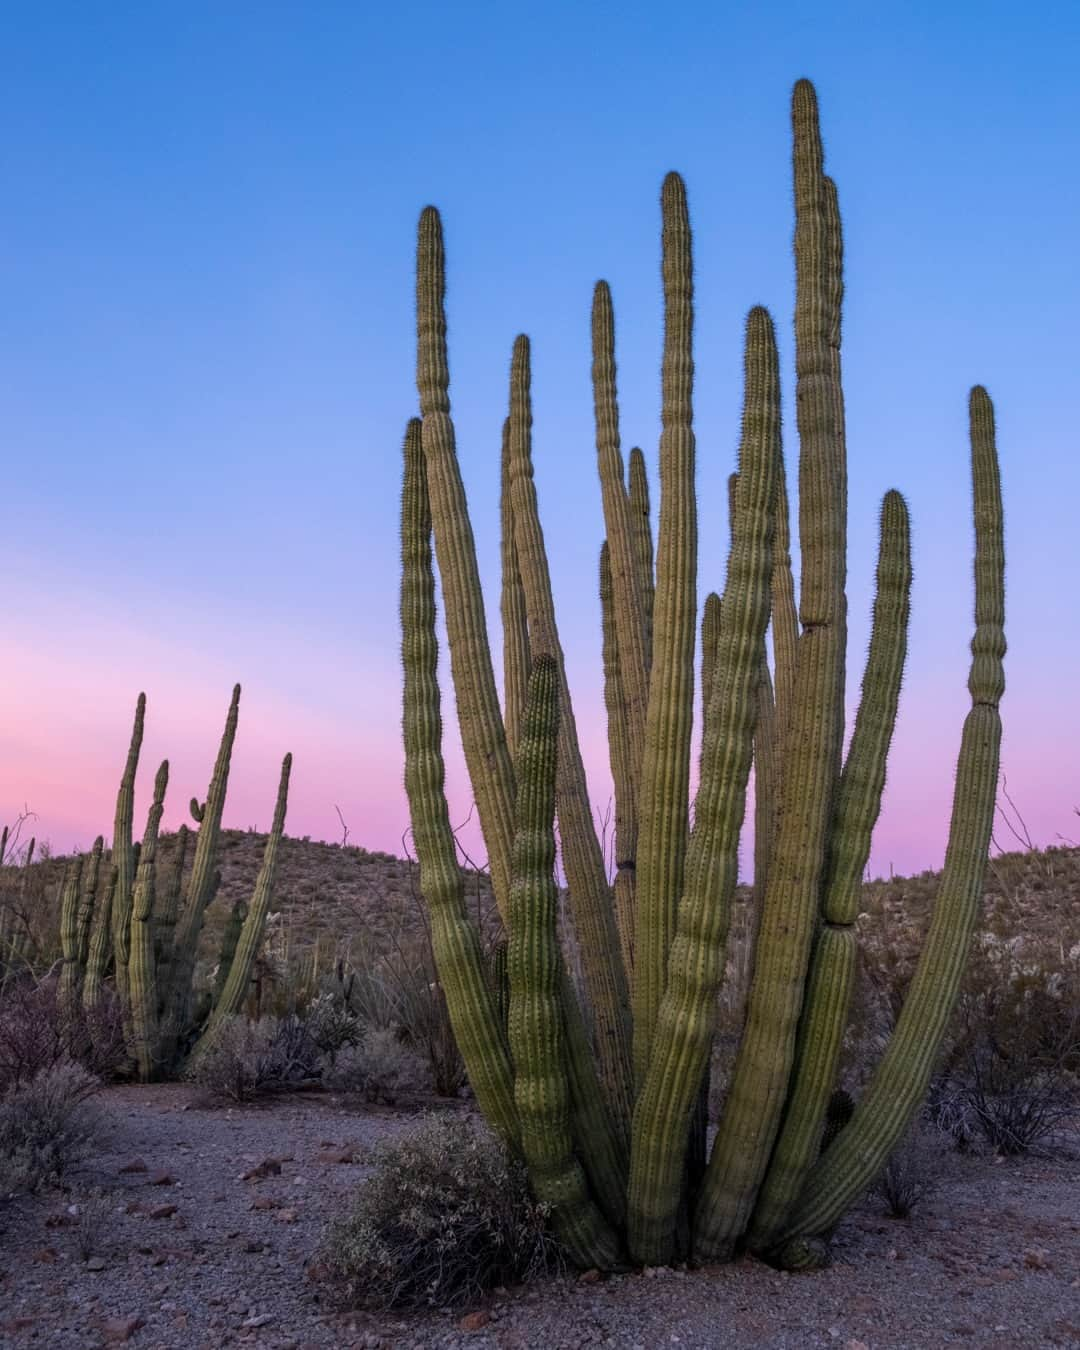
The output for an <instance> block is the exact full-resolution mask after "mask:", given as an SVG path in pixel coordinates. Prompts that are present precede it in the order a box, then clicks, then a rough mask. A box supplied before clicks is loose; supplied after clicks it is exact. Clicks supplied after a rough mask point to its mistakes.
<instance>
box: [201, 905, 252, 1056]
mask: <svg viewBox="0 0 1080 1350" xmlns="http://www.w3.org/2000/svg"><path fill="white" fill-rule="evenodd" d="M246 918H247V905H246V904H245V903H244V902H243V900H234V901H233V907H232V909H230V910H229V917H228V919H227V920H226V923H225V932H224V933H223V934H222V935H221V951H220V952H219V953H218V963H217V974H216V975H215V977H214V1003H215V1005H216V1004H217V1002H218V1000H219V999H220V998H221V993H222V990H223V989H224V988H225V985H226V984H227V983H228V979H229V972H230V971H231V970H232V966H233V958H234V957H235V956H236V948H237V946H238V945H239V942H240V934H241V933H242V932H243V929H244V920H245V919H246ZM244 993H245V994H246V993H247V988H246V987H245V989H244ZM240 1006H241V1008H242V1007H243V999H241V1001H240ZM208 1030H209V1026H207V1027H206V1028H204V1030H203V1034H202V1036H200V1038H199V1041H200V1043H201V1044H202V1045H203V1046H205V1045H206V1044H207V1043H208V1040H209V1039H210V1038H208V1037H207V1035H206V1032H207V1031H208ZM197 1050H198V1045H196V1047H195V1049H194V1050H193V1051H192V1052H191V1059H190V1060H189V1063H193V1062H194V1060H195V1056H196V1052H197Z"/></svg>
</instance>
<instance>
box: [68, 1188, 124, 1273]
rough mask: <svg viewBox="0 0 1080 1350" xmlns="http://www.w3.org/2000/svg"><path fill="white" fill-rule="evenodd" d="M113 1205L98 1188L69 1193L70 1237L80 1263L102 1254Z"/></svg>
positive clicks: (106, 1194)
mask: <svg viewBox="0 0 1080 1350" xmlns="http://www.w3.org/2000/svg"><path fill="white" fill-rule="evenodd" d="M114 1204H115V1201H114V1199H113V1197H112V1196H110V1195H109V1194H108V1193H107V1192H106V1191H103V1190H101V1189H100V1188H96V1189H92V1190H91V1189H79V1190H74V1191H72V1193H71V1204H70V1205H69V1207H68V1214H69V1216H70V1218H71V1220H72V1223H71V1227H70V1230H69V1233H70V1237H71V1242H72V1245H73V1246H74V1248H75V1251H76V1252H77V1254H78V1256H79V1259H80V1260H82V1261H86V1260H89V1258H90V1257H91V1256H102V1255H103V1254H104V1246H105V1230H106V1228H107V1226H108V1222H109V1218H110V1216H111V1214H112V1211H113V1206H114Z"/></svg>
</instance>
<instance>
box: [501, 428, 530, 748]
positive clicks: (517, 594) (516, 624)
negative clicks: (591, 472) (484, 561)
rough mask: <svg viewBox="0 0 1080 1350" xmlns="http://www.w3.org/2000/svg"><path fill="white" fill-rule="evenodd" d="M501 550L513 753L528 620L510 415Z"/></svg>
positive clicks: (521, 707) (525, 672)
mask: <svg viewBox="0 0 1080 1350" xmlns="http://www.w3.org/2000/svg"><path fill="white" fill-rule="evenodd" d="M499 516H500V524H501V530H500V534H501V552H502V596H501V599H500V603H499V613H500V616H501V618H502V629H503V722H504V724H505V726H506V747H507V749H508V751H509V752H510V755H511V757H513V756H514V755H516V754H517V745H518V740H519V738H520V735H521V719H522V717H523V716H524V715H525V691H526V688H527V687H528V683H529V667H530V665H531V661H532V658H531V656H530V654H529V621H528V614H527V611H526V609H525V591H524V588H523V587H522V584H521V569H520V568H519V567H518V558H517V544H516V543H515V542H514V511H513V505H512V502H511V491H510V419H509V418H506V419H505V421H504V422H503V432H502V466H501V492H500V495H499Z"/></svg>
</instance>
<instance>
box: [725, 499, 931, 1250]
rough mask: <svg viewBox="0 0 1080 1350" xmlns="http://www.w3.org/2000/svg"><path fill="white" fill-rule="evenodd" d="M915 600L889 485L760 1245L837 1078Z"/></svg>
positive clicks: (798, 1180)
mask: <svg viewBox="0 0 1080 1350" xmlns="http://www.w3.org/2000/svg"><path fill="white" fill-rule="evenodd" d="M910 606H911V537H910V526H909V522H908V512H907V506H906V504H905V502H904V499H903V498H902V497H901V496H900V494H899V493H898V492H889V493H887V494H886V496H885V500H884V501H883V503H882V507H881V530H880V546H879V551H878V567H877V592H876V596H875V600H874V616H873V625H872V628H871V636H870V650H869V653H868V655H867V660H866V670H865V673H864V675H863V682H862V699H861V701H860V704H859V711H858V714H857V716H856V718H855V729H854V731H853V732H852V737H851V745H850V748H849V750H848V755H847V759H846V761H845V763H844V770H843V773H842V774H841V777H840V787H839V791H838V792H837V797H836V804H835V807H834V811H833V821H832V825H831V828H830V832H829V858H828V871H827V876H826V881H825V891H824V897H823V900H822V907H821V913H822V919H823V921H824V929H823V930H822V932H821V933H820V935H819V937H818V941H817V944H816V946H815V949H814V955H813V959H812V961H811V964H810V978H809V982H808V985H807V994H806V1000H805V1003H804V1007H803V1014H802V1022H801V1025H800V1028H799V1039H798V1045H797V1053H796V1058H795V1072H794V1074H793V1075H792V1083H791V1087H790V1089H789V1093H788V1104H787V1109H786V1112H785V1117H784V1125H783V1128H782V1130H781V1131H780V1135H779V1138H778V1139H777V1141H776V1148H775V1150H774V1151H773V1156H772V1159H771V1160H770V1163H769V1171H768V1174H767V1175H766V1178H765V1181H764V1184H763V1185H762V1188H761V1193H760V1195H759V1196H758V1201H757V1207H756V1209H755V1212H754V1218H753V1224H752V1227H751V1232H750V1242H751V1243H752V1245H754V1246H755V1247H757V1248H759V1249H761V1248H764V1247H767V1246H768V1245H769V1244H770V1242H771V1241H772V1239H773V1238H774V1237H775V1235H776V1234H777V1233H778V1232H779V1230H780V1228H781V1227H782V1225H783V1222H784V1220H785V1218H786V1216H787V1213H788V1211H789V1210H790V1208H791V1206H792V1205H793V1204H794V1202H795V1199H796V1197H797V1196H798V1193H799V1191H800V1190H801V1188H802V1185H803V1182H804V1181H805V1178H806V1173H807V1171H808V1169H809V1167H810V1165H811V1164H812V1163H813V1161H814V1158H815V1153H816V1148H817V1140H818V1137H819V1136H820V1133H821V1125H822V1121H823V1120H824V1118H825V1112H826V1110H827V1107H828V1103H829V1097H830V1094H831V1093H832V1091H833V1087H834V1085H835V1083H836V1075H837V1068H838V1065H839V1062H840V1051H841V1048H842V1045H843V1039H844V1030H845V1028H846V1026H847V1017H848V1008H849V1004H850V996H851V990H852V988H853V986H854V980H855V957H856V939H855V928H854V925H855V920H856V918H857V916H858V910H859V897H860V892H861V887H862V877H863V873H864V871H865V869H866V864H867V860H868V859H869V857H870V843H871V840H872V838H873V832H874V826H875V824H876V823H877V818H878V815H879V813H880V811H881V794H882V792H883V790H884V787H885V766H886V761H887V758H888V753H889V745H890V743H891V741H892V736H893V731H894V729H895V726H896V712H897V707H898V705H899V701H900V684H901V680H902V678H903V672H904V661H905V659H906V656H907V628H908V616H909V614H910Z"/></svg>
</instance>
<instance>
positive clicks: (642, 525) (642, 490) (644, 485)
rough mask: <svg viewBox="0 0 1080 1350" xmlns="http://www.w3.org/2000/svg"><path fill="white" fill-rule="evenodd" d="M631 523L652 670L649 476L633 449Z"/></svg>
mask: <svg viewBox="0 0 1080 1350" xmlns="http://www.w3.org/2000/svg"><path fill="white" fill-rule="evenodd" d="M630 524H631V527H632V529H633V532H634V557H635V558H636V559H637V568H638V596H639V597H640V599H641V616H642V621H643V623H644V625H645V663H646V665H647V666H648V667H649V668H650V669H651V668H652V630H653V596H654V591H655V586H656V579H655V577H654V575H653V538H652V520H651V518H650V513H649V476H648V474H647V473H646V471H645V456H644V455H643V454H642V453H641V450H640V449H639V448H638V447H637V446H634V448H633V449H632V450H631V451H630Z"/></svg>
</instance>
